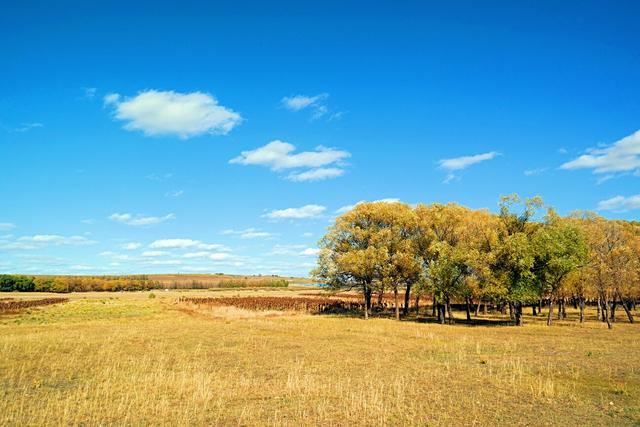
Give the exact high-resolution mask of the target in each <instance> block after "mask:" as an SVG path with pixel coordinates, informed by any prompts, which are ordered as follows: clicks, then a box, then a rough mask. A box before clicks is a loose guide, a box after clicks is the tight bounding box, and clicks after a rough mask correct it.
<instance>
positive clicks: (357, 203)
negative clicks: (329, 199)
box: [336, 198, 400, 214]
mask: <svg viewBox="0 0 640 427" xmlns="http://www.w3.org/2000/svg"><path fill="white" fill-rule="evenodd" d="M398 202H400V199H394V198H387V199H378V200H372V201H371V202H367V201H366V200H360V201H359V202H356V203H354V204H353V205H346V206H343V207H341V208H340V209H338V210H336V213H337V214H343V213H345V212H349V211H350V210H351V209H353V208H355V207H356V206H358V205H360V204H362V203H398Z"/></svg>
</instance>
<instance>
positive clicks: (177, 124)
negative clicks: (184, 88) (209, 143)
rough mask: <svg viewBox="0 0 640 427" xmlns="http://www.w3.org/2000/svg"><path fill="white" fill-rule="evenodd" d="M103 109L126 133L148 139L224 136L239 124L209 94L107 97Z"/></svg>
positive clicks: (153, 92) (154, 93)
mask: <svg viewBox="0 0 640 427" xmlns="http://www.w3.org/2000/svg"><path fill="white" fill-rule="evenodd" d="M104 103H105V105H106V106H109V107H112V108H113V109H114V117H115V118H116V119H117V120H122V121H125V122H126V123H125V125H124V128H125V129H127V130H139V131H142V132H143V133H144V134H145V135H148V136H162V135H170V136H177V137H179V138H181V139H187V138H191V137H194V136H198V135H203V134H222V135H224V134H227V133H229V132H230V131H231V130H232V129H233V128H234V127H236V126H237V125H239V124H240V123H241V122H242V117H241V116H240V114H238V113H236V112H235V111H233V110H231V109H229V108H227V107H223V106H222V105H220V104H218V101H217V100H216V99H215V98H214V97H213V96H212V95H211V94H208V93H204V92H191V93H179V92H174V91H158V90H147V91H143V92H140V93H139V94H138V95H136V96H134V97H131V98H123V97H122V96H120V94H117V93H110V94H108V95H107V96H105V97H104Z"/></svg>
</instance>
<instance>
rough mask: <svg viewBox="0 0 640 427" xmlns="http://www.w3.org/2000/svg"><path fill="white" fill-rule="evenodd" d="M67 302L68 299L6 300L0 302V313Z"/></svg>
mask: <svg viewBox="0 0 640 427" xmlns="http://www.w3.org/2000/svg"><path fill="white" fill-rule="evenodd" d="M67 301H69V298H42V299H31V300H17V299H7V300H2V301H0V313H4V312H8V311H17V310H22V309H25V308H30V307H39V306H43V305H52V304H60V303H63V302H67Z"/></svg>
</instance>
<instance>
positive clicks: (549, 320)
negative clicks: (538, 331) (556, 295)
mask: <svg viewBox="0 0 640 427" xmlns="http://www.w3.org/2000/svg"><path fill="white" fill-rule="evenodd" d="M552 322H553V297H551V298H549V312H548V313H547V326H551V323H552Z"/></svg>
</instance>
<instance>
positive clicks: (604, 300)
mask: <svg viewBox="0 0 640 427" xmlns="http://www.w3.org/2000/svg"><path fill="white" fill-rule="evenodd" d="M602 321H603V322H606V323H607V328H609V329H613V325H612V324H611V319H609V302H608V301H607V298H606V297H604V296H602Z"/></svg>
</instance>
